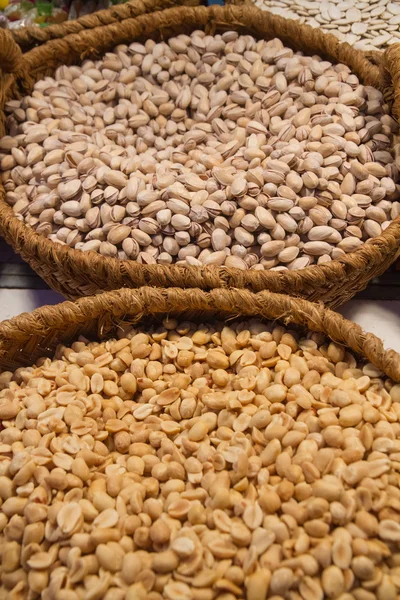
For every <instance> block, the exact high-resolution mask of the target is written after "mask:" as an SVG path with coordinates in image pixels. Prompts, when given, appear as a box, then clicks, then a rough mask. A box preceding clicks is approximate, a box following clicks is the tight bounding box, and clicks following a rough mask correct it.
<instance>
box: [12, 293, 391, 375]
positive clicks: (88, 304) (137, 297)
mask: <svg viewBox="0 0 400 600" xmlns="http://www.w3.org/2000/svg"><path fill="white" fill-rule="evenodd" d="M188 312H189V313H190V314H191V315H197V316H199V317H201V318H202V319H203V320H204V321H207V320H209V319H210V317H211V315H213V316H214V315H215V316H217V317H218V316H219V317H221V318H223V319H226V318H227V317H228V316H232V317H240V316H244V317H249V316H255V317H261V318H264V319H270V320H278V321H281V322H282V323H284V324H285V325H289V324H296V325H301V326H303V327H305V328H307V329H308V330H312V331H318V332H322V333H324V334H326V335H327V336H328V337H329V338H330V339H331V340H333V341H335V342H337V343H340V344H342V345H344V346H347V347H348V348H351V349H352V350H353V351H354V352H356V353H357V354H359V355H361V356H363V357H365V358H367V359H368V360H369V361H370V362H372V363H373V364H374V365H375V366H377V367H378V368H379V369H381V370H382V371H383V372H384V373H386V374H387V375H388V376H389V377H390V378H392V379H393V380H395V381H399V380H400V355H399V354H398V353H397V352H395V351H394V350H385V349H384V347H383V343H382V341H381V340H380V339H379V338H377V337H376V336H375V335H373V334H371V333H365V332H363V331H362V329H361V328H360V327H359V326H358V325H356V324H355V323H352V322H351V321H348V320H347V319H345V318H344V317H342V316H341V315H339V314H338V313H336V312H334V311H332V310H329V309H327V308H325V307H324V306H323V305H319V304H314V303H312V302H308V301H307V300H303V299H297V298H291V297H290V296H285V295H283V294H273V293H271V292H266V291H264V292H259V293H258V294H254V293H252V292H249V291H247V290H240V289H231V290H212V291H211V292H204V291H202V290H199V289H184V290H183V289H177V288H170V289H165V290H161V289H154V288H149V287H144V288H140V289H138V290H129V289H125V288H124V289H121V290H117V291H114V292H106V293H104V294H99V295H97V296H92V297H87V298H81V299H79V300H77V301H76V302H63V303H62V304H59V305H57V306H45V307H43V308H39V309H37V310H35V311H33V312H31V313H23V314H22V315H20V316H18V317H14V318H13V319H11V320H9V321H4V322H3V323H1V324H0V366H1V365H2V364H4V363H7V355H9V354H12V355H13V356H14V357H18V353H19V352H20V351H21V350H22V349H24V348H25V347H26V345H27V344H29V343H30V342H32V340H33V341H35V340H37V338H47V337H49V336H50V335H53V334H54V332H55V333H57V332H60V333H62V335H63V336H65V335H66V336H68V331H71V332H72V334H70V335H76V330H79V327H80V326H83V325H85V324H87V323H88V322H89V321H90V320H96V321H97V332H98V334H99V335H100V336H103V335H105V334H107V333H109V332H110V331H111V330H112V329H113V328H116V327H117V326H118V323H119V322H121V321H123V320H124V317H125V318H127V317H129V320H130V321H131V322H132V323H138V322H139V321H141V320H142V319H143V318H144V317H145V316H155V315H161V314H163V315H165V314H174V315H179V314H182V315H183V314H187V313H188ZM69 339H70V340H71V338H69ZM53 344H54V342H53ZM30 346H31V350H32V351H33V350H34V349H33V348H32V343H30ZM31 357H32V358H31ZM36 358H38V356H37V355H35V354H30V360H32V361H33V360H35V359H36ZM16 360H18V358H16Z"/></svg>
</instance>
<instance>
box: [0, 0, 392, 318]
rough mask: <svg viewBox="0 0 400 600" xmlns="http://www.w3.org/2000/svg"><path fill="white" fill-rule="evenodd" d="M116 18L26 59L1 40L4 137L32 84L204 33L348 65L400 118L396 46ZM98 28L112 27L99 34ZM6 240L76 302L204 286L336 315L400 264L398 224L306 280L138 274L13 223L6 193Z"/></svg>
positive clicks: (222, 10) (217, 17) (214, 11)
mask: <svg viewBox="0 0 400 600" xmlns="http://www.w3.org/2000/svg"><path fill="white" fill-rule="evenodd" d="M156 1H158V2H160V1H161V0H156ZM147 2H149V0H146V3H147ZM121 8H122V7H121ZM114 10H115V9H114ZM130 10H131V8H128V11H130ZM113 14H114V13H109V15H108V17H107V18H104V17H96V16H92V17H90V18H91V19H92V18H93V19H94V21H91V24H90V28H89V29H87V28H85V29H80V27H81V25H82V23H83V19H81V20H80V21H79V23H80V25H79V27H77V23H74V24H72V28H74V31H79V32H78V33H71V34H68V35H65V36H64V37H62V38H55V39H49V41H47V42H45V43H43V44H41V45H39V46H37V47H35V48H33V49H32V50H30V51H29V52H27V53H25V54H22V52H21V49H20V47H19V46H18V45H17V44H16V43H14V40H13V38H12V37H11V35H10V34H7V32H2V31H0V65H1V67H2V71H3V73H2V77H0V135H2V134H3V133H4V112H3V110H2V109H3V107H4V102H5V101H6V100H8V99H10V98H15V97H20V96H21V95H24V94H26V93H29V92H30V91H31V90H32V87H33V85H34V83H35V81H37V80H38V79H41V78H43V77H45V76H46V75H51V74H53V73H54V70H55V69H56V68H57V67H58V66H59V65H61V64H76V63H79V62H80V61H81V60H82V57H87V56H93V55H95V56H101V55H102V54H104V53H105V52H106V51H108V50H110V49H111V48H113V47H114V46H115V45H116V44H120V43H126V42H130V41H132V40H134V39H141V40H143V39H147V38H150V37H152V38H154V39H167V38H168V37H170V36H173V35H176V34H178V33H183V32H185V33H190V32H191V31H193V30H194V29H199V28H203V29H206V30H207V32H208V33H214V32H218V31H226V30H232V29H234V30H237V31H239V32H240V33H250V34H252V35H254V36H255V37H258V38H265V39H271V38H274V37H279V38H280V39H281V40H282V41H283V43H284V44H286V45H288V46H291V47H292V48H293V49H294V50H303V51H304V52H305V53H306V54H311V55H312V54H318V55H320V56H323V57H325V58H328V59H329V60H332V61H333V62H342V63H345V64H347V65H348V66H349V67H350V69H351V70H352V71H353V72H354V73H356V74H357V75H358V76H359V77H360V79H361V80H362V81H363V82H364V83H365V84H367V85H372V86H375V87H378V88H380V89H381V90H382V91H383V92H384V94H385V97H386V99H387V100H389V101H391V100H392V99H394V103H393V114H394V115H398V114H399V112H400V80H399V79H400V50H399V47H400V46H399V45H394V46H392V47H390V48H389V49H388V50H387V51H386V53H385V54H382V53H378V52H374V53H373V55H372V54H371V53H370V54H366V53H364V52H362V51H359V50H355V49H354V48H352V47H351V46H349V45H348V44H346V43H344V44H342V43H340V42H339V41H338V40H337V38H336V37H334V36H332V35H330V34H325V33H323V32H321V31H320V30H318V29H312V28H311V27H309V26H306V25H299V24H298V23H297V22H296V21H290V20H286V19H284V18H282V17H279V16H276V15H272V14H269V13H268V12H265V11H260V10H259V9H257V8H255V7H254V6H248V5H243V6H233V5H229V6H224V7H221V6H212V7H208V8H206V7H204V6H197V7H187V6H180V7H177V8H171V9H167V10H165V11H161V12H155V13H152V14H150V15H149V14H142V15H141V16H139V17H136V18H129V17H128V18H124V17H123V16H122V15H123V14H125V13H123V12H120V13H119V17H118V22H116V21H115V17H114V16H112V15H113ZM110 15H111V16H110ZM85 19H87V18H86V17H85ZM97 19H101V22H109V21H107V19H109V20H111V21H113V22H111V23H109V24H107V25H102V26H94V27H93V28H92V25H95V24H96V23H97ZM68 26H69V27H71V25H68ZM60 27H66V25H64V26H60ZM49 29H50V28H48V29H45V30H43V31H45V32H46V31H49ZM53 31H57V30H55V29H53ZM50 37H51V36H50ZM19 41H21V43H24V44H25V43H26V44H27V46H29V45H30V43H31V42H32V37H31V38H29V39H27V40H26V41H24V42H23V40H22V38H21V40H19ZM0 234H2V235H3V236H4V238H5V239H6V241H7V242H8V243H9V244H11V245H12V246H13V248H14V250H15V251H16V252H18V253H19V254H20V255H21V256H22V258H23V259H24V260H26V262H28V263H29V264H30V266H31V267H32V268H33V269H34V270H35V271H36V272H37V273H38V274H39V275H40V276H41V277H42V278H43V279H44V280H45V281H46V282H47V283H48V284H49V285H50V286H51V287H52V288H53V289H55V290H57V291H59V292H61V293H62V294H64V296H66V297H67V298H71V299H73V298H77V297H79V296H83V295H91V294H96V293H99V292H102V291H105V290H112V289H118V288H121V287H140V286H157V287H182V288H184V287H193V288H195V287H197V288H201V289H204V290H210V289H213V288H229V287H236V288H246V289H249V290H251V291H254V292H258V291H261V290H265V289H268V290H270V291H273V292H283V293H288V294H290V295H293V296H300V297H304V298H307V299H309V300H322V301H324V302H325V303H326V304H327V305H329V306H331V307H336V306H339V305H340V304H342V303H343V302H345V301H346V300H348V299H349V298H351V297H352V296H353V295H354V294H355V293H356V292H358V291H360V290H362V289H363V288H365V286H366V285H367V283H368V281H369V280H370V279H371V278H372V277H375V276H377V275H380V274H381V273H383V272H384V271H385V270H386V268H387V267H388V266H389V265H390V264H391V263H392V262H393V261H394V260H395V259H396V257H397V255H398V253H399V249H400V219H399V218H398V219H396V220H395V221H394V222H393V223H392V224H391V225H390V226H389V227H388V228H387V229H386V230H385V231H384V233H383V234H382V235H381V236H379V237H376V238H374V239H373V240H370V241H369V242H368V243H366V244H363V246H361V248H359V249H358V250H356V251H355V252H353V253H351V254H348V255H346V256H345V257H344V258H342V259H340V260H335V261H332V262H331V263H328V264H324V265H321V266H312V267H308V268H306V269H304V270H301V271H286V272H273V271H252V270H249V271H241V270H239V269H233V268H227V267H215V266H207V267H184V266H180V265H141V264H138V263H136V262H135V261H132V260H129V261H128V260H126V261H121V260H119V259H116V258H108V257H103V256H101V255H99V254H97V253H94V252H86V253H84V252H81V251H79V250H74V249H71V248H68V247H66V246H60V245H57V244H55V243H53V242H51V241H50V240H48V239H47V238H45V237H44V236H43V235H39V234H37V233H35V232H34V231H33V230H31V229H29V228H28V227H26V225H25V224H23V223H22V222H20V221H19V220H18V219H17V218H16V217H15V216H14V213H13V211H12V209H11V208H10V207H9V206H8V204H7V203H6V202H5V200H4V189H3V187H2V186H0Z"/></svg>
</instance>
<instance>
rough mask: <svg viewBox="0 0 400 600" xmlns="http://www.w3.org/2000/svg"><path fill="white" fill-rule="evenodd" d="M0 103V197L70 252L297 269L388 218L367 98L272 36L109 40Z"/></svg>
mask: <svg viewBox="0 0 400 600" xmlns="http://www.w3.org/2000/svg"><path fill="white" fill-rule="evenodd" d="M6 109H7V110H8V111H9V116H8V119H7V125H8V132H9V135H8V136H6V137H4V138H3V139H2V140H1V141H0V161H1V162H0V167H1V170H2V174H1V177H2V182H3V184H4V186H5V189H6V200H7V202H8V203H9V204H10V205H12V206H13V210H14V212H15V214H16V215H17V216H18V218H19V219H21V220H22V221H24V222H25V223H26V224H27V225H28V226H30V227H32V228H33V229H35V230H36V231H37V232H38V233H42V234H44V235H46V236H47V237H48V238H49V239H51V240H52V241H54V242H56V243H59V244H65V245H68V246H70V247H73V248H76V249H79V250H84V251H86V250H92V251H95V252H99V253H100V254H102V255H103V256H109V257H118V258H120V259H133V260H137V261H138V262H139V263H144V264H153V263H154V264H155V263H158V264H170V263H178V264H188V265H198V266H202V265H225V266H228V267H237V268H239V269H249V268H251V269H278V270H286V269H299V268H304V267H306V266H308V265H310V264H314V263H318V264H321V263H326V262H329V261H331V260H332V259H338V258H340V257H342V256H344V255H345V254H346V253H348V252H352V251H354V250H356V249H357V248H359V247H360V246H361V245H362V244H363V242H365V241H366V240H368V239H369V238H373V237H375V236H378V235H380V234H381V233H382V231H384V230H385V229H386V228H387V226H388V225H389V223H390V221H391V220H392V219H394V218H396V217H397V216H398V215H399V212H400V210H399V207H400V203H399V202H398V199H399V190H398V185H397V184H396V183H395V181H397V177H398V164H397V162H395V160H394V157H393V153H392V144H393V134H394V133H397V124H396V123H395V121H394V120H393V119H392V118H391V116H390V115H389V114H388V106H387V105H386V104H385V103H384V100H383V97H382V95H381V93H380V92H379V91H378V90H376V89H373V88H371V87H368V86H363V85H362V84H361V83H360V82H359V80H358V78H357V77H356V75H354V74H352V73H351V72H350V70H349V68H348V67H346V66H344V65H341V64H339V65H332V64H331V63H330V62H328V61H324V60H322V59H321V58H319V57H317V56H313V57H308V56H303V55H302V54H300V53H297V54H295V53H294V52H293V51H292V50H291V49H289V48H285V47H284V46H283V44H282V43H281V42H280V40H278V39H274V40H270V41H265V40H259V41H257V40H256V39H254V38H253V37H251V36H239V35H238V34H237V33H236V32H227V33H224V34H223V35H216V36H209V35H205V34H204V32H202V31H195V32H193V34H192V35H191V36H187V35H179V36H178V37H175V38H171V39H170V40H168V42H160V43H155V42H154V41H152V40H149V41H147V42H146V43H145V44H144V45H142V44H140V43H138V42H133V43H131V44H130V45H119V46H117V47H116V48H115V49H114V51H113V52H109V53H107V54H106V55H105V56H104V57H103V58H102V59H101V60H96V61H91V60H85V61H84V62H83V63H82V66H70V67H67V66H62V67H60V68H58V69H57V71H56V73H55V75H54V78H53V77H46V78H45V79H44V80H42V81H38V82H37V83H36V84H35V86H34V91H33V92H32V95H31V96H27V97H26V98H23V99H22V100H21V101H20V100H12V101H9V102H7V103H6Z"/></svg>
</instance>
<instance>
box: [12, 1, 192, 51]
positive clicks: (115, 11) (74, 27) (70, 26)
mask: <svg viewBox="0 0 400 600" xmlns="http://www.w3.org/2000/svg"><path fill="white" fill-rule="evenodd" d="M199 3H200V0H130V2H127V3H126V4H118V5H116V6H114V7H113V8H110V9H105V10H99V11H98V12H96V13H93V14H90V15H85V16H84V17H81V18H79V19H76V20H74V21H66V22H65V23H61V24H60V25H49V26H48V27H45V28H43V29H42V28H40V27H33V26H32V27H23V28H21V29H15V30H13V31H12V35H13V38H14V40H15V41H16V42H17V44H18V45H19V46H20V47H21V48H22V50H24V51H25V52H26V51H27V50H30V49H31V48H33V47H34V46H36V45H37V44H44V43H45V42H48V41H49V40H54V39H58V38H63V37H65V36H66V35H70V34H71V33H79V32H80V31H83V30H84V29H94V28H95V27H101V26H102V25H110V23H116V22H119V21H123V20H124V19H128V18H133V17H138V16H139V15H142V14H145V13H151V12H155V11H158V10H164V9H165V8H170V7H172V6H176V5H180V4H182V5H184V6H197V5H198V4H199Z"/></svg>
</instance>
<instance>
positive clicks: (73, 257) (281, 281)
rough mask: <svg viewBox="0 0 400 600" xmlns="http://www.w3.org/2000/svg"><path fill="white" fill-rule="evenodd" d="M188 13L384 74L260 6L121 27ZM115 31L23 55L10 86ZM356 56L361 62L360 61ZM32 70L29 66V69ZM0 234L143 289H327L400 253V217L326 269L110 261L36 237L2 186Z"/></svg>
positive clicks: (46, 258)
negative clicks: (308, 45)
mask: <svg viewBox="0 0 400 600" xmlns="http://www.w3.org/2000/svg"><path fill="white" fill-rule="evenodd" d="M182 15H192V16H196V15H201V16H202V18H203V20H204V19H205V23H201V24H200V26H202V25H203V24H205V25H206V26H208V25H210V26H211V27H214V26H215V25H217V26H218V25H219V24H222V25H225V26H226V25H227V24H231V25H233V26H234V27H235V26H237V25H238V23H239V24H240V23H241V21H240V19H242V20H243V18H244V15H246V16H247V17H246V18H248V20H249V21H248V22H247V21H246V22H245V25H246V27H248V28H249V29H251V27H250V25H249V22H250V21H251V20H252V19H253V20H254V21H255V22H257V20H260V19H261V20H262V19H264V20H265V23H267V24H269V26H270V27H275V28H277V27H283V30H284V34H285V36H288V35H290V34H291V28H293V27H294V28H295V29H300V30H301V31H302V32H305V34H307V35H311V36H312V38H313V40H314V41H315V43H317V42H319V41H320V40H323V42H321V43H322V44H326V45H329V44H330V43H331V44H333V47H334V52H339V53H341V52H343V55H344V56H346V57H350V55H351V56H352V57H353V58H352V62H353V63H354V62H357V61H360V65H361V66H360V65H358V66H359V68H360V69H361V70H363V69H364V67H365V66H366V65H365V64H364V62H365V61H366V64H367V65H369V67H368V69H366V70H365V74H366V76H367V77H368V78H372V79H376V77H377V73H378V72H379V69H378V67H377V66H376V65H375V64H374V63H373V62H371V61H370V59H369V58H367V56H368V55H367V53H364V52H362V51H360V50H354V49H353V48H351V46H349V45H348V44H347V43H341V42H339V41H338V40H337V38H335V37H334V36H333V35H332V34H326V33H323V32H321V31H319V30H314V29H312V28H311V27H310V26H308V25H299V24H298V23H296V22H290V21H288V20H287V19H285V18H283V17H280V16H278V15H272V14H270V13H268V12H267V11H261V10H260V9H258V8H257V7H254V6H248V5H244V6H232V5H229V6H210V7H204V6H197V7H188V6H179V7H175V8H169V9H165V10H164V11H159V12H156V13H152V14H150V15H149V14H144V15H140V16H138V17H134V18H128V19H124V20H123V21H122V22H121V23H118V27H119V28H121V27H123V25H124V24H128V25H130V24H138V26H139V27H140V29H141V30H143V31H144V32H145V33H146V31H147V30H146V27H147V29H149V28H150V30H152V31H156V30H157V26H158V23H159V22H160V23H164V22H165V23H166V27H168V24H169V23H170V22H172V21H173V20H174V19H175V18H177V19H179V18H180V19H182V18H183V17H182ZM271 24H272V25H271ZM194 26H195V25H193V27H194ZM115 27H116V24H115V23H111V24H109V25H104V26H100V27H96V28H94V29H91V30H86V31H82V32H80V33H78V34H69V35H67V36H65V37H64V38H63V39H62V40H57V39H56V40H50V41H48V42H46V43H45V44H43V45H42V46H39V47H36V48H33V49H32V50H30V51H29V52H27V53H26V54H24V55H23V56H22V61H23V63H24V68H22V67H21V68H20V69H19V70H18V73H17V74H15V75H14V74H10V75H9V76H8V77H9V78H10V80H9V81H8V82H7V83H8V84H9V86H8V87H9V89H10V90H12V89H13V87H14V83H15V82H18V81H20V80H19V77H20V76H21V72H22V73H25V74H26V73H27V71H28V70H31V68H32V67H33V66H34V64H36V63H37V62H38V60H39V59H40V60H41V64H42V65H43V60H42V59H43V52H46V53H51V54H52V56H53V57H54V52H55V50H56V49H57V47H61V46H62V48H63V50H64V51H65V47H69V46H70V45H72V44H76V42H77V39H85V40H86V41H87V42H88V41H90V40H91V39H93V36H96V35H98V32H100V31H102V32H105V31H106V30H107V31H109V32H112V31H115ZM283 37H284V36H283ZM133 39H134V38H133ZM88 43H89V42H88ZM285 43H286V42H285ZM60 45H61V46H60ZM382 56H383V55H382ZM354 57H356V58H355V59H354ZM349 60H350V59H349ZM374 62H377V57H376V56H375V57H374ZM361 63H362V64H361ZM27 67H29V69H28V68H27ZM43 68H44V67H43ZM27 77H28V75H27ZM371 83H372V82H371ZM0 232H1V233H2V235H3V236H4V237H5V239H6V241H8V242H9V243H11V245H12V246H13V248H14V249H16V251H17V252H19V251H21V254H22V255H23V257H24V258H25V257H26V256H29V255H34V256H35V257H36V258H37V260H38V261H40V262H41V263H42V264H46V265H47V266H48V267H49V268H51V267H52V265H54V264H57V265H63V264H66V263H67V264H69V265H72V264H75V265H76V266H77V268H79V270H82V269H83V271H82V272H86V273H88V272H89V271H90V269H94V270H96V271H97V272H104V273H106V272H108V271H111V272H115V273H120V274H121V273H127V274H129V275H130V276H131V277H132V278H134V280H136V279H137V281H138V285H145V284H146V283H149V282H152V281H154V280H157V279H158V278H160V279H161V280H165V278H168V280H171V281H172V282H173V281H174V279H176V278H178V282H179V284H180V282H181V281H182V280H183V279H184V278H185V275H186V274H187V275H188V276H189V277H191V278H193V281H194V282H196V281H200V279H201V278H205V279H206V281H207V283H205V284H204V285H203V286H200V284H199V287H213V286H221V285H222V286H224V285H227V284H229V279H230V274H232V279H233V280H234V281H235V282H240V283H241V284H243V285H244V286H250V287H251V288H252V289H255V290H260V289H263V288H264V287H267V286H268V287H269V289H271V290H272V291H274V290H275V289H277V287H278V286H279V287H281V288H282V286H286V285H289V286H290V288H291V289H293V288H294V289H296V286H297V287H299V286H300V280H302V279H303V278H305V279H306V284H307V285H309V286H315V281H320V282H322V283H323V284H324V285H326V284H328V283H331V284H334V283H336V282H337V281H338V278H339V279H343V277H345V278H350V277H351V275H352V273H355V272H361V271H363V270H364V269H367V268H368V267H369V268H371V265H380V264H382V263H383V262H384V261H385V259H388V258H390V259H393V260H394V259H395V257H396V255H397V253H398V252H400V217H398V218H396V219H394V220H393V221H392V222H391V224H390V225H389V227H388V228H387V229H386V230H385V231H383V232H382V234H381V235H380V236H378V237H375V238H371V239H370V240H368V241H367V242H366V243H364V244H363V245H362V246H360V247H359V248H357V250H355V251H353V252H351V253H348V254H346V255H345V256H343V257H341V258H339V259H336V260H333V261H331V262H329V263H325V264H323V265H310V266H308V267H306V268H304V269H299V270H296V271H289V270H288V271H271V270H265V271H261V270H260V271H254V270H250V269H249V270H246V271H244V270H240V269H237V268H229V267H217V266H206V267H194V266H185V265H176V264H171V265H158V264H156V265H144V264H141V263H138V262H137V261H135V260H129V259H128V260H121V259H119V258H111V257H104V256H102V255H100V254H98V253H97V252H92V251H89V252H82V251H81V250H76V249H74V248H70V247H67V246H62V245H60V244H57V243H55V242H53V241H51V240H49V239H48V238H47V237H45V236H44V235H43V234H38V233H36V232H35V231H34V230H33V229H30V228H29V227H28V226H27V225H25V223H23V222H21V221H20V220H19V219H18V217H17V216H15V215H14V213H13V210H12V208H11V207H10V206H9V205H8V204H7V202H6V201H5V198H4V188H3V186H2V185H1V186H0ZM313 281H314V283H313ZM172 284H173V283H172Z"/></svg>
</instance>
